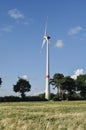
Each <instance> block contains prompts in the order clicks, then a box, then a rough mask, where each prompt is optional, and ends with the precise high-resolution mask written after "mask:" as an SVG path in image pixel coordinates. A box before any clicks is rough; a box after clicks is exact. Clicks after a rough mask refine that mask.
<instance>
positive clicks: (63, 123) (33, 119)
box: [0, 101, 86, 130]
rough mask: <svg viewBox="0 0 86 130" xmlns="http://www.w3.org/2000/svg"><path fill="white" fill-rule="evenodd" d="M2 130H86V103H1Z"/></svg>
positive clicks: (0, 120) (0, 123) (0, 122)
mask: <svg viewBox="0 0 86 130" xmlns="http://www.w3.org/2000/svg"><path fill="white" fill-rule="evenodd" d="M0 130H86V101H61V102H59V101H57V102H53V101H49V102H15V103H0Z"/></svg>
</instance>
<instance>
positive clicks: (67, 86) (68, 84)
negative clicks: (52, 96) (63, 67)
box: [61, 76, 75, 94]
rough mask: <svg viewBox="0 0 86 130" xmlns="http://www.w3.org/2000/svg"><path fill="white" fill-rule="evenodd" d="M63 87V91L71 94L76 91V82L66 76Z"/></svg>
mask: <svg viewBox="0 0 86 130" xmlns="http://www.w3.org/2000/svg"><path fill="white" fill-rule="evenodd" d="M61 85H62V89H63V90H65V91H68V92H69V93H70V94H72V93H73V91H74V90H75V81H74V79H72V78H71V77H70V76H65V77H64V78H63V80H62V84H61Z"/></svg>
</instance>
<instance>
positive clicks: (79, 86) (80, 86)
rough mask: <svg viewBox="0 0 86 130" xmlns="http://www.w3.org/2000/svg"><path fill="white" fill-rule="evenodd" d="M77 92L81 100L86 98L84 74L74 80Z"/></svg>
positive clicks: (85, 76)
mask: <svg viewBox="0 0 86 130" xmlns="http://www.w3.org/2000/svg"><path fill="white" fill-rule="evenodd" d="M76 87H77V90H78V91H80V94H81V96H82V97H83V98H86V74H83V75H79V76H78V77H77V79H76Z"/></svg>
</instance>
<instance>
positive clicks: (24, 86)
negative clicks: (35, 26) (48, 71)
mask: <svg viewBox="0 0 86 130" xmlns="http://www.w3.org/2000/svg"><path fill="white" fill-rule="evenodd" d="M30 89H31V85H30V83H29V81H27V80H25V79H23V78H19V80H18V81H17V83H16V85H13V90H14V91H15V92H20V93H21V97H22V98H25V92H29V91H30Z"/></svg>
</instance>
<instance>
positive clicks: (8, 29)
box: [1, 25, 13, 33]
mask: <svg viewBox="0 0 86 130" xmlns="http://www.w3.org/2000/svg"><path fill="white" fill-rule="evenodd" d="M12 29H13V26H12V25H8V26H5V27H3V28H2V29H1V31H2V32H6V33H8V32H11V31H12Z"/></svg>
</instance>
